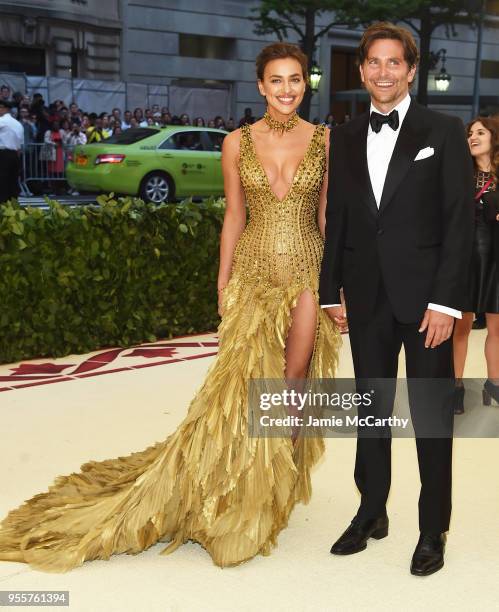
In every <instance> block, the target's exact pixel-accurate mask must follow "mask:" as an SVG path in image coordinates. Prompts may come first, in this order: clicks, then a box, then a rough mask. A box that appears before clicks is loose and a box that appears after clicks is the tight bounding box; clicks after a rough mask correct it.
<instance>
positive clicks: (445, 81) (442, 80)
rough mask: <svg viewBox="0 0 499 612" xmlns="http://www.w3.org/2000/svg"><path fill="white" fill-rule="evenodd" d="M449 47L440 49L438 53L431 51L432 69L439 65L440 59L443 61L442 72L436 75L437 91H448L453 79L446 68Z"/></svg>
mask: <svg viewBox="0 0 499 612" xmlns="http://www.w3.org/2000/svg"><path fill="white" fill-rule="evenodd" d="M446 53H447V49H439V50H438V51H437V52H436V53H435V52H434V51H430V70H433V69H434V68H436V67H437V64H438V62H439V61H442V68H441V69H440V72H439V73H438V74H437V75H435V85H436V87H437V91H447V90H448V89H449V85H450V82H451V80H452V77H451V75H450V74H449V73H448V72H447V70H446V69H445V56H446Z"/></svg>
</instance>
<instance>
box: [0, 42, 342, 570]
mask: <svg viewBox="0 0 499 612" xmlns="http://www.w3.org/2000/svg"><path fill="white" fill-rule="evenodd" d="M257 75H258V87H259V89H260V93H261V94H262V95H264V96H265V97H266V101H267V105H268V111H267V113H266V115H265V117H264V119H263V120H260V121H258V122H256V123H255V124H253V125H244V126H243V127H242V128H241V129H239V130H236V131H235V132H233V133H231V134H230V135H228V136H227V137H226V138H225V141H224V145H223V156H222V164H223V171H224V181H225V192H226V199H227V209H226V214H225V219H224V226H223V230H222V237H221V248H220V256H221V257H220V274H219V309H220V313H221V315H222V321H221V324H220V326H219V329H218V332H219V338H220V348H219V352H218V356H217V358H216V360H215V362H214V363H213V364H212V366H211V367H210V369H209V371H208V374H207V376H206V379H205V381H204V383H203V385H202V387H201V388H200V389H199V391H198V392H197V393H196V395H195V396H194V398H193V400H192V402H191V404H190V407H189V410H188V413H187V416H186V418H185V419H184V421H183V422H182V423H181V424H180V426H179V427H178V429H177V430H176V431H175V432H174V433H172V434H171V435H170V436H169V437H168V438H166V440H164V441H162V442H158V443H156V444H154V445H153V446H150V447H149V448H147V449H145V450H143V451H141V452H136V453H132V454H131V455H128V456H126V457H118V458H115V459H108V460H105V461H90V462H88V463H85V464H84V465H82V466H81V468H80V469H81V471H80V472H79V473H73V474H70V475H68V476H59V477H58V478H56V480H55V482H54V484H53V485H52V486H51V487H49V490H48V492H45V493H41V494H39V495H35V496H34V497H33V498H31V499H29V500H28V501H26V502H25V503H24V504H23V505H22V506H20V507H19V508H17V509H15V510H13V511H11V512H10V513H9V514H8V516H7V517H6V518H5V519H4V520H3V522H2V523H1V526H0V559H1V560H6V561H21V562H25V563H29V564H30V565H31V566H32V567H34V568H36V569H39V570H44V571H49V572H65V571H68V570H70V569H72V568H74V567H76V566H79V565H81V564H82V563H83V562H84V561H86V560H90V559H109V557H110V556H111V555H113V554H119V553H130V554H133V553H139V552H141V551H143V550H145V549H146V548H148V547H149V546H151V545H153V544H155V543H157V542H169V545H168V547H167V548H166V549H164V551H163V552H170V551H172V550H174V549H175V548H176V547H178V546H179V545H180V544H182V543H183V542H186V541H188V540H193V541H195V542H199V543H200V544H201V545H202V546H203V547H204V548H205V549H206V550H207V551H208V552H209V553H210V555H211V557H212V559H213V561H214V563H215V564H217V565H219V566H222V567H223V566H229V565H235V564H238V563H241V562H242V561H245V560H247V559H250V558H251V557H253V556H255V555H257V554H263V555H265V554H269V552H270V550H271V548H272V546H274V545H275V543H276V537H277V535H278V533H279V531H280V530H281V529H282V528H283V527H285V526H286V524H287V522H288V517H289V514H290V512H291V510H292V508H293V506H294V504H295V503H296V502H297V501H301V502H307V501H308V500H309V498H310V492H311V487H310V476H309V470H310V468H311V466H312V465H313V464H315V463H316V462H317V460H318V459H319V458H320V456H321V454H322V453H323V451H324V443H323V440H322V439H321V438H320V437H317V438H313V437H302V436H300V437H298V438H297V439H295V438H290V437H253V436H251V435H250V434H249V432H248V385H249V382H248V381H249V380H250V379H260V378H266V379H281V380H283V381H284V382H286V381H289V380H291V379H293V380H294V379H304V378H306V377H311V378H319V377H332V376H333V375H334V372H335V367H336V361H337V356H338V350H339V345H340V335H339V332H340V330H339V329H338V328H337V327H335V325H334V324H333V323H332V322H331V321H330V320H329V319H328V317H327V316H326V315H325V313H324V312H323V311H322V310H321V309H320V307H319V303H318V277H319V267H320V261H321V257H322V249H323V238H322V236H323V234H324V223H325V221H324V217H325V215H324V211H325V203H326V187H327V184H326V183H327V154H328V151H327V147H328V142H329V138H328V130H327V129H326V128H325V127H324V126H322V125H319V126H312V125H311V124H310V123H307V122H305V121H303V120H301V119H299V118H298V116H297V114H296V109H297V108H298V106H299V104H300V102H301V101H302V99H303V95H304V93H305V89H306V86H307V79H308V76H307V64H306V57H305V56H304V55H303V54H302V53H301V51H300V50H299V49H298V48H297V47H295V46H294V45H289V44H286V43H276V44H273V45H269V46H268V47H266V48H265V49H264V50H263V51H262V52H261V53H260V55H259V57H258V58H257ZM246 203H247V205H248V207H249V221H248V223H247V224H246Z"/></svg>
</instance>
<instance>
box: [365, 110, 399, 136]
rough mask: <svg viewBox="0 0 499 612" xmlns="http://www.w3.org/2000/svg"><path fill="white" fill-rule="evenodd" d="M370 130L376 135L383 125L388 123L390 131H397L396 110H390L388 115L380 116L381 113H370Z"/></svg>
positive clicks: (397, 118)
mask: <svg viewBox="0 0 499 612" xmlns="http://www.w3.org/2000/svg"><path fill="white" fill-rule="evenodd" d="M369 122H370V123H371V128H372V130H373V132H376V134H377V133H378V132H379V131H380V130H381V128H382V127H383V124H385V123H388V125H389V126H390V127H391V128H392V130H397V129H398V127H399V113H398V111H397V110H392V112H391V113H390V114H389V115H382V114H381V113H376V112H374V111H373V112H372V113H371V116H370V118H369Z"/></svg>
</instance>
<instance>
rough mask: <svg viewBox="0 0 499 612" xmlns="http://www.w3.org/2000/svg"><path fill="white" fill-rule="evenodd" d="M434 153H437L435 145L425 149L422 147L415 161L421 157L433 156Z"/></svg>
mask: <svg viewBox="0 0 499 612" xmlns="http://www.w3.org/2000/svg"><path fill="white" fill-rule="evenodd" d="M434 153H435V149H434V148H433V147H426V148H425V149H421V151H420V152H419V153H418V154H417V155H416V157H415V158H414V161H419V160H420V159H426V158H427V157H431V156H432V155H433V154H434Z"/></svg>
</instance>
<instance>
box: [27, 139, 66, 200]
mask: <svg viewBox="0 0 499 612" xmlns="http://www.w3.org/2000/svg"><path fill="white" fill-rule="evenodd" d="M73 149H74V145H65V144H63V143H60V144H55V143H46V142H44V143H30V144H27V145H24V147H23V149H22V152H21V177H20V187H21V195H23V196H31V195H40V194H42V193H48V192H57V191H60V190H61V188H66V189H65V190H67V181H66V165H67V163H68V161H69V159H70V156H71V154H72V151H73ZM56 187H57V188H56Z"/></svg>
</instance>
